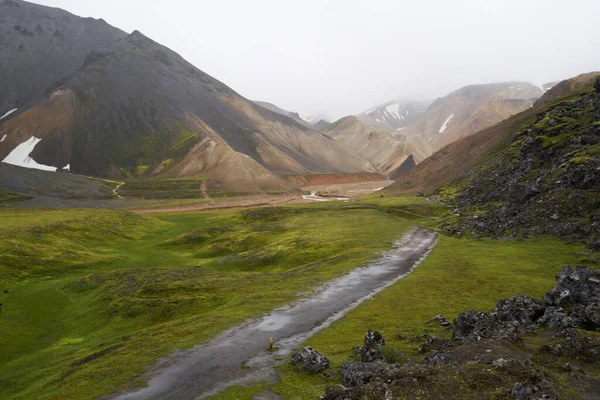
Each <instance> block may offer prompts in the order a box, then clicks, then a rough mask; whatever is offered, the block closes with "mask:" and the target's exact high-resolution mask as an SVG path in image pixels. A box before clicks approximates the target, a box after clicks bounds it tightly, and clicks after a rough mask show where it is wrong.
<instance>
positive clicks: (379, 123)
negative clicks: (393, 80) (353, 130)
mask: <svg viewBox="0 0 600 400" xmlns="http://www.w3.org/2000/svg"><path fill="white" fill-rule="evenodd" d="M429 104H430V103H429V102H422V101H407V100H404V99H399V100H394V101H391V102H388V103H384V104H382V105H380V106H377V107H375V108H371V109H369V110H367V111H365V112H363V113H362V114H359V115H357V117H358V118H359V119H360V120H361V121H362V122H363V123H365V124H367V125H369V126H371V127H373V128H374V129H380V130H383V131H386V132H390V133H393V132H396V131H398V130H399V129H400V128H404V127H406V126H408V125H410V124H411V123H412V122H414V121H415V120H416V119H417V118H418V117H419V116H420V115H421V114H423V113H424V112H425V110H426V109H427V107H428V106H429Z"/></svg>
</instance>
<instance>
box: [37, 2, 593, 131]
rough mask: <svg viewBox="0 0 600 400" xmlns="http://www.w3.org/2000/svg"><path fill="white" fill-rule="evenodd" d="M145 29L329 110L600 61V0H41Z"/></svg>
mask: <svg viewBox="0 0 600 400" xmlns="http://www.w3.org/2000/svg"><path fill="white" fill-rule="evenodd" d="M35 2H37V3H40V4H44V5H49V6H54V7H60V8H63V9H66V10H68V11H70V12H72V13H74V14H77V15H81V16H91V17H95V18H103V19H105V20H106V21H107V22H108V23H110V24H112V25H114V26H116V27H119V28H121V29H123V30H125V31H127V32H131V31H133V30H135V29H137V30H139V31H141V32H142V33H144V34H145V35H147V36H149V37H151V38H152V39H154V40H156V41H157V42H160V43H161V44H163V45H166V46H168V47H170V48H171V49H173V50H175V51H176V52H178V53H179V54H181V55H182V56H183V57H184V58H186V59H187V60H188V61H190V62H191V63H193V64H194V65H196V66H197V67H198V68H200V69H201V70H203V71H205V72H206V73H208V74H210V75H212V76H213V77H215V78H217V79H219V80H221V81H223V82H224V83H226V84H227V85H229V86H230V87H232V88H233V89H234V90H236V91H238V92H239V93H240V94H242V95H243V96H245V97H247V98H250V99H252V100H263V101H268V102H272V103H275V104H277V105H278V106H280V107H282V108H285V109H288V110H291V111H297V112H300V114H301V115H303V116H306V115H309V114H314V113H320V114H325V115H326V116H328V117H329V118H330V119H336V118H339V117H342V116H344V115H349V114H357V113H360V112H362V111H364V110H366V109H368V108H371V107H373V106H375V105H377V104H379V103H382V102H386V101H388V100H393V99H395V98H399V97H403V98H416V99H429V98H435V97H440V96H443V95H445V94H447V93H449V92H451V91H453V90H455V89H458V88H460V87H461V86H465V85H468V84H474V83H489V82H499V81H513V80H520V81H528V82H532V83H536V84H541V83H545V82H549V81H554V80H560V79H563V78H567V77H571V76H574V75H577V74H579V73H582V72H589V71H592V70H599V69H600V1H598V0H571V1H568V2H565V1H564V0H538V1H536V0H505V1H500V0H496V1H481V0H455V1H444V0H440V1H434V0H429V1H427V0H421V1H417V0H413V1H399V0H371V1H366V0H363V1H356V0H303V1H283V0H252V1H247V0H220V1H206V0H200V1H194V0H170V1H160V2H158V1H147V0H102V1H101V0H85V1H82V0H38V1H35Z"/></svg>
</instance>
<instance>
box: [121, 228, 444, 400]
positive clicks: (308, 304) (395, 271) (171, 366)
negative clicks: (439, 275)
mask: <svg viewBox="0 0 600 400" xmlns="http://www.w3.org/2000/svg"><path fill="white" fill-rule="evenodd" d="M435 241H436V235H435V233H433V232H431V231H428V230H424V229H415V230H413V231H411V232H409V233H407V234H406V235H405V236H404V237H403V238H402V239H401V240H400V241H398V242H396V243H395V244H394V249H392V250H390V251H389V252H387V253H385V254H384V255H383V256H382V257H381V258H379V259H377V260H375V261H374V262H372V263H371V264H369V265H368V266H366V267H363V268H357V269H355V270H353V271H351V272H350V273H349V274H347V275H345V276H343V277H341V278H338V279H335V280H333V281H330V282H328V283H327V284H325V285H324V286H322V287H321V288H320V289H319V290H317V291H316V293H315V294H314V295H312V296H311V297H308V298H306V299H303V300H300V301H297V302H295V303H293V304H291V305H289V306H287V307H284V308H280V309H277V310H275V311H273V312H272V313H271V314H270V315H268V316H265V317H263V318H260V319H258V320H254V321H249V322H247V323H245V324H243V325H241V326H237V327H234V328H231V329H229V330H227V331H225V332H223V333H222V334H220V335H219V336H218V337H216V338H215V339H214V340H213V341H212V342H210V343H207V344H204V345H199V346H196V347H195V348H193V349H192V350H190V351H187V352H183V353H180V354H177V355H175V356H174V357H171V358H170V359H168V360H166V361H163V362H161V363H159V364H158V365H157V366H156V367H155V368H154V369H153V370H152V371H150V373H149V378H150V380H149V383H148V386H147V387H146V388H143V389H140V390H138V391H136V392H130V393H121V394H116V395H114V396H111V397H109V398H111V399H119V400H137V399H178V400H186V399H201V398H204V397H206V396H209V395H212V394H215V393H218V392H219V391H220V390H223V389H224V388H226V387H228V386H232V385H235V384H239V383H243V382H245V381H247V380H249V379H261V378H265V377H268V376H269V374H271V373H272V372H273V367H274V366H276V365H278V363H281V362H284V361H281V360H286V359H287V357H285V356H287V355H288V354H289V353H290V352H291V351H292V350H293V349H294V348H296V347H297V346H298V345H299V344H301V343H302V342H303V341H304V340H306V339H307V338H309V337H310V336H312V335H314V334H315V333H316V332H318V331H319V330H321V329H324V328H326V327H327V326H329V325H330V324H331V323H332V322H333V321H335V320H337V319H339V318H341V317H342V316H343V315H344V314H345V313H346V312H348V311H349V310H351V309H352V308H354V307H356V306H357V305H358V304H360V303H361V302H363V301H364V300H366V299H368V298H370V297H372V296H373V295H375V294H376V293H378V292H380V291H381V290H383V289H384V288H386V287H387V286H390V285H391V284H393V283H395V282H396V281H398V280H399V279H401V278H403V277H404V276H406V275H407V274H408V273H410V272H411V271H412V270H413V268H415V267H416V266H417V265H418V264H419V262H420V261H421V260H422V259H423V258H424V257H425V256H426V255H427V254H428V252H429V250H430V249H431V248H432V247H433V246H434V244H435ZM270 337H273V338H274V339H275V342H276V347H277V348H278V350H277V351H276V352H272V353H271V352H268V351H266V348H267V347H268V343H269V338H270Z"/></svg>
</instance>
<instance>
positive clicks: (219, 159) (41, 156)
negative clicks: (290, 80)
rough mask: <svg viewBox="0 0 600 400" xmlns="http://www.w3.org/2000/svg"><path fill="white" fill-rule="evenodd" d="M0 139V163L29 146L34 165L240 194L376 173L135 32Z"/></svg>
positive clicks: (56, 87) (28, 107)
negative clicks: (322, 175) (199, 183)
mask: <svg viewBox="0 0 600 400" xmlns="http://www.w3.org/2000/svg"><path fill="white" fill-rule="evenodd" d="M0 137H2V138H3V141H2V142H0V159H2V160H3V159H4V158H5V157H6V156H7V155H8V154H9V153H10V152H11V151H12V150H14V149H15V148H16V147H17V146H18V145H19V144H22V143H24V142H26V141H27V140H29V139H30V138H32V137H35V138H38V139H41V141H40V142H39V143H38V144H37V145H36V146H35V148H34V150H33V151H32V152H31V153H30V156H31V157H32V159H34V160H35V161H36V162H38V163H40V164H44V165H51V166H55V167H58V168H63V167H65V166H67V165H69V166H70V170H71V171H73V172H75V173H79V174H84V175H93V176H101V177H111V178H124V177H128V176H154V175H161V176H165V177H182V176H204V177H206V178H208V179H210V180H211V182H212V183H213V184H215V185H217V186H218V187H222V188H224V189H233V190H239V191H260V190H264V189H268V190H271V189H275V190H281V189H284V190H285V189H289V188H290V185H289V184H288V183H287V182H285V181H284V180H282V179H280V178H279V177H278V176H276V175H275V174H307V173H315V172H337V173H351V172H364V171H373V170H374V168H373V167H372V166H371V165H370V163H369V162H368V161H367V160H365V159H364V158H362V157H360V156H358V155H355V154H352V153H351V152H349V151H347V150H346V149H344V148H343V147H341V146H340V145H339V144H338V143H336V142H335V141H334V140H333V139H331V138H329V137H327V136H325V135H322V134H320V133H318V132H315V131H313V130H311V129H309V128H306V127H305V126H303V125H301V124H300V123H298V122H296V121H294V120H293V119H290V118H288V117H286V116H283V115H281V114H278V113H275V112H272V111H270V110H267V109H265V108H263V107H260V106H258V105H256V104H254V103H253V102H251V101H249V100H247V99H245V98H243V97H242V96H240V95H239V94H237V93H236V92H235V91H233V90H232V89H231V88H229V87H227V86H226V85H224V84H223V83H221V82H219V81H217V80H216V79H214V78H212V77H210V76H209V75H207V74H205V73H204V72H202V71H200V70H199V69H198V68H196V67H194V66H193V65H192V64H190V63H188V62H187V61H185V60H184V59H183V58H182V57H180V56H179V55H178V54H176V53H175V52H173V51H171V50H170V49H168V48H166V47H164V46H161V45H160V44H158V43H156V42H154V41H152V40H151V39H149V38H147V37H145V36H144V35H143V34H141V33H140V32H137V31H136V32H133V33H132V34H131V35H128V36H126V37H123V38H120V39H117V40H116V41H114V42H112V43H110V44H108V45H106V46H104V47H102V48H99V49H97V50H93V51H91V52H90V53H89V54H88V55H87V56H86V57H85V60H84V65H83V66H82V67H81V68H79V69H78V70H77V71H76V72H75V73H73V74H72V75H70V76H69V77H67V78H65V79H62V80H59V81H57V82H55V83H53V84H52V85H51V86H49V87H48V88H47V89H46V90H45V91H43V92H41V93H40V94H38V95H34V96H32V97H31V98H30V99H29V100H28V101H27V102H25V104H24V105H23V109H22V110H20V113H19V114H18V115H16V116H14V117H13V116H10V117H9V118H8V119H5V120H2V121H1V122H0Z"/></svg>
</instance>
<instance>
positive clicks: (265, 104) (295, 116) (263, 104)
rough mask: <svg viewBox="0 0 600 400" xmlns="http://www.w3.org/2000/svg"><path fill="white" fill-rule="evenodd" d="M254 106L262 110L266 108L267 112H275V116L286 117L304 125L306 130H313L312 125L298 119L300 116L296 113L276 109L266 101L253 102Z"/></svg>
mask: <svg viewBox="0 0 600 400" xmlns="http://www.w3.org/2000/svg"><path fill="white" fill-rule="evenodd" d="M254 104H258V105H259V106H261V107H262V108H266V109H267V110H270V111H273V112H276V113H277V114H281V115H285V116H286V117H289V118H291V119H293V120H294V121H296V122H298V123H299V124H301V125H304V126H305V127H307V128H310V129H313V126H312V124H310V123H309V122H308V121H305V120H303V119H302V118H301V117H300V114H298V113H297V112H292V111H287V110H284V109H283V108H280V107H277V106H276V105H275V104H272V103H268V102H266V101H254Z"/></svg>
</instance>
